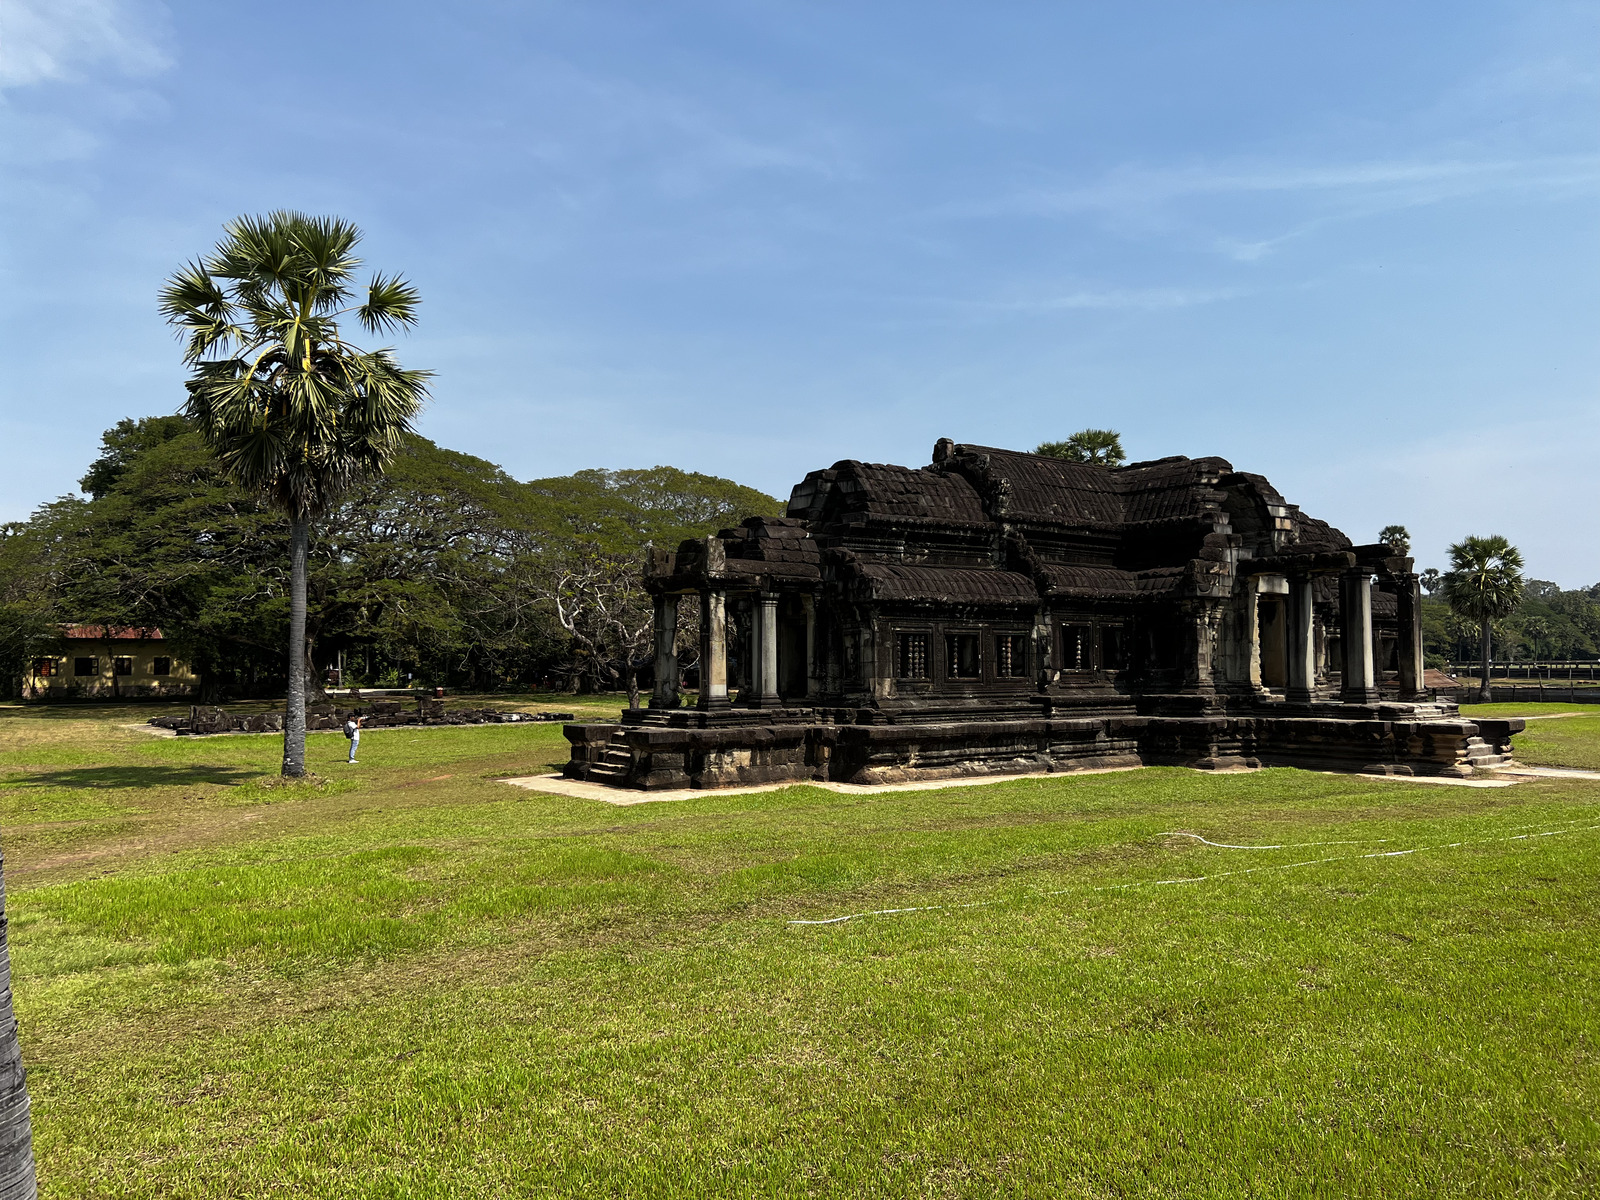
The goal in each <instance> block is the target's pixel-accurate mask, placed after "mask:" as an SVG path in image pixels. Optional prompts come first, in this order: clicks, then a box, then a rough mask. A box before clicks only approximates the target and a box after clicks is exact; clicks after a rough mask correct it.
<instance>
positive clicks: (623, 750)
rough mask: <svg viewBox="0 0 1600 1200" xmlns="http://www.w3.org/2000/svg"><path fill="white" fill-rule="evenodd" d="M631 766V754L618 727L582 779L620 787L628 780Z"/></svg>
mask: <svg viewBox="0 0 1600 1200" xmlns="http://www.w3.org/2000/svg"><path fill="white" fill-rule="evenodd" d="M631 766H633V755H632V754H631V753H630V752H629V750H628V743H627V741H626V740H625V739H624V738H623V733H622V730H621V729H618V730H617V731H616V732H615V733H613V734H612V735H611V740H610V741H608V742H607V743H606V748H605V750H604V751H603V752H602V753H601V755H600V761H599V762H597V763H594V764H593V765H591V766H590V767H589V770H588V771H587V773H585V775H584V779H585V780H587V781H588V782H590V783H606V784H610V785H611V786H612V787H621V786H623V785H624V784H625V783H627V781H628V769H629V768H630V767H631Z"/></svg>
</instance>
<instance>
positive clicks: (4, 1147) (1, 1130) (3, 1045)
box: [0, 859, 39, 1200]
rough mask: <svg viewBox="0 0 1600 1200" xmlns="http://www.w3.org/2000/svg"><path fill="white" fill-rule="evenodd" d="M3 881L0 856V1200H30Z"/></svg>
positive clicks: (23, 1078) (33, 1188) (34, 1186)
mask: <svg viewBox="0 0 1600 1200" xmlns="http://www.w3.org/2000/svg"><path fill="white" fill-rule="evenodd" d="M5 908H6V884H5V865H4V860H3V859H0V1200H34V1197H36V1196H38V1194H39V1185H38V1183H37V1182H36V1180H35V1178H34V1173H33V1124H32V1121H31V1120H30V1119H29V1115H28V1077H27V1073H26V1072H25V1071H23V1069H22V1045H21V1043H20V1042H19V1041H18V1040H17V1018H16V1016H15V1014H14V1013H13V1012H12V1009H11V949H10V945H9V943H8V941H7V938H6V916H5Z"/></svg>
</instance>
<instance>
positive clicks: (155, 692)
mask: <svg viewBox="0 0 1600 1200" xmlns="http://www.w3.org/2000/svg"><path fill="white" fill-rule="evenodd" d="M61 644H62V650H63V652H62V653H60V654H55V655H47V656H45V657H42V658H36V659H34V660H33V662H32V663H31V664H29V668H28V672H27V674H26V675H24V676H23V679H22V694H23V696H25V697H27V698H28V699H31V700H47V699H50V698H52V697H61V698H65V697H68V696H107V697H122V696H186V695H188V694H189V693H190V692H192V691H194V690H195V688H196V687H197V685H198V684H199V682H200V677H199V676H198V675H196V674H195V673H194V672H193V671H191V670H190V669H189V665H188V664H187V663H184V662H180V661H179V660H178V659H176V658H174V657H173V656H172V652H171V651H170V650H169V649H167V647H166V645H165V640H164V639H163V638H162V636H161V630H159V629H118V628H115V627H107V626H103V625H68V626H67V627H66V629H65V630H63V631H62V634H61Z"/></svg>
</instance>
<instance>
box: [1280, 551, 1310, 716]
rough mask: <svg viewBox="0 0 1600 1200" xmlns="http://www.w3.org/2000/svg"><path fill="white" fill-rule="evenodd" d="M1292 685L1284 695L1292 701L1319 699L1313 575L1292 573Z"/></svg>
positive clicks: (1290, 635)
mask: <svg viewBox="0 0 1600 1200" xmlns="http://www.w3.org/2000/svg"><path fill="white" fill-rule="evenodd" d="M1284 607H1285V608H1287V609H1288V613H1287V615H1288V618H1289V663H1288V668H1289V669H1288V672H1287V674H1288V686H1287V687H1286V688H1285V689H1284V693H1283V698H1284V699H1285V700H1287V701H1288V702H1289V703H1291V704H1310V703H1311V702H1312V701H1313V700H1315V699H1316V698H1317V647H1316V641H1315V639H1314V637H1313V631H1314V628H1315V625H1316V609H1315V596H1314V593H1313V592H1312V589H1311V577H1310V576H1309V575H1297V576H1290V578H1289V603H1288V604H1287V605H1285V606H1284Z"/></svg>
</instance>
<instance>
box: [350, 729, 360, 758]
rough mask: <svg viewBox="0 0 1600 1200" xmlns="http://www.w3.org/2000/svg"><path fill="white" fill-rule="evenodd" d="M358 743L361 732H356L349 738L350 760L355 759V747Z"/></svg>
mask: <svg viewBox="0 0 1600 1200" xmlns="http://www.w3.org/2000/svg"><path fill="white" fill-rule="evenodd" d="M359 745H361V734H360V733H357V734H356V735H355V736H354V737H353V738H351V739H350V761H351V762H355V760H356V747H357V746H359Z"/></svg>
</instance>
